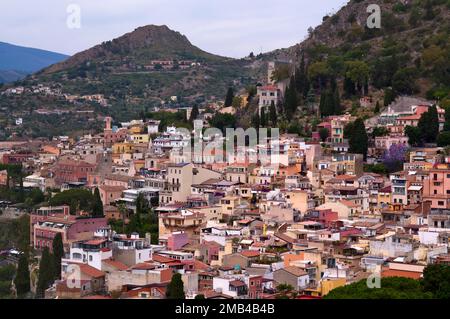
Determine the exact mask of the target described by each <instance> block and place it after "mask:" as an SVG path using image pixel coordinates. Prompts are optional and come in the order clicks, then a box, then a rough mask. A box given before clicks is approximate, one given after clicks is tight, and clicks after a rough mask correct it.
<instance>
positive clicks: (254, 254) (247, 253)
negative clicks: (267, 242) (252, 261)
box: [241, 250, 260, 258]
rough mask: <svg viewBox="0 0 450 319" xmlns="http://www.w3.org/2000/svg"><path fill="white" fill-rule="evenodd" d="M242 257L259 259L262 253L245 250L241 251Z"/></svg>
mask: <svg viewBox="0 0 450 319" xmlns="http://www.w3.org/2000/svg"><path fill="white" fill-rule="evenodd" d="M241 255H242V256H245V257H248V258H251V257H259V255H260V253H259V251H256V250H243V251H241Z"/></svg>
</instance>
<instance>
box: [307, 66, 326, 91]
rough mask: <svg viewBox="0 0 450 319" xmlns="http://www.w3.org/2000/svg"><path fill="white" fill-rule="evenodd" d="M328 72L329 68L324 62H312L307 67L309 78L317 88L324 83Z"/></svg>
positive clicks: (320, 87)
mask: <svg viewBox="0 0 450 319" xmlns="http://www.w3.org/2000/svg"><path fill="white" fill-rule="evenodd" d="M330 74H331V70H330V69H329V67H328V64H327V63H326V62H314V63H312V64H311V65H310V66H309V68H308V77H309V80H310V81H311V83H312V84H315V86H316V87H318V88H319V89H322V88H323V87H324V86H325V85H326V83H327V80H328V78H329V77H330Z"/></svg>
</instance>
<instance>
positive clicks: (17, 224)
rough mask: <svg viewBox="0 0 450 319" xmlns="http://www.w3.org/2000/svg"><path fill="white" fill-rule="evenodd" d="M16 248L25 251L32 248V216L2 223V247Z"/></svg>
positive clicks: (0, 239)
mask: <svg viewBox="0 0 450 319" xmlns="http://www.w3.org/2000/svg"><path fill="white" fill-rule="evenodd" d="M7 248H16V249H18V250H20V251H22V252H24V253H26V254H27V253H28V251H29V249H30V217H29V216H28V215H26V214H25V215H23V216H21V217H19V218H18V219H14V220H9V221H4V222H1V223H0V249H7Z"/></svg>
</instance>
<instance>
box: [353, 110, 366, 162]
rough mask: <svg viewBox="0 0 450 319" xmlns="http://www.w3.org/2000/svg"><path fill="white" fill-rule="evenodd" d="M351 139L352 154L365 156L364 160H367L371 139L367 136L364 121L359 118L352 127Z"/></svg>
mask: <svg viewBox="0 0 450 319" xmlns="http://www.w3.org/2000/svg"><path fill="white" fill-rule="evenodd" d="M349 133H350V138H349V145H350V149H349V152H350V153H356V154H363V156H364V160H366V158H367V148H368V145H369V138H368V136H367V131H366V127H365V125H364V121H363V120H362V119H361V118H358V119H357V120H356V121H355V122H353V125H352V126H351V132H349Z"/></svg>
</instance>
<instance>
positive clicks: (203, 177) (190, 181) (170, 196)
mask: <svg viewBox="0 0 450 319" xmlns="http://www.w3.org/2000/svg"><path fill="white" fill-rule="evenodd" d="M221 177H222V174H221V173H219V172H215V171H212V170H210V169H206V168H202V167H195V166H194V165H193V164H192V163H181V164H169V165H168V167H167V188H166V190H165V191H163V192H161V193H160V197H159V201H160V203H162V204H169V203H177V202H186V201H187V199H188V197H189V196H190V195H191V187H192V185H194V184H201V183H203V182H205V181H207V180H209V179H213V178H221Z"/></svg>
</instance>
